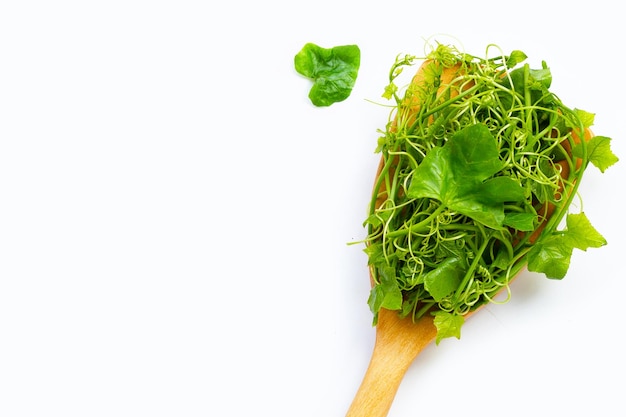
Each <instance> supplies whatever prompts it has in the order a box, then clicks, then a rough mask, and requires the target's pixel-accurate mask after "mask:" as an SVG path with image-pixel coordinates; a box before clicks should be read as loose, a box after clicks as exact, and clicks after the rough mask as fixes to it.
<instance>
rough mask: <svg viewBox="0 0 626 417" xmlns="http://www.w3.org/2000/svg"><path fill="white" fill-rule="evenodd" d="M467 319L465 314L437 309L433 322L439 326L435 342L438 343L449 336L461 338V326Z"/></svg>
mask: <svg viewBox="0 0 626 417" xmlns="http://www.w3.org/2000/svg"><path fill="white" fill-rule="evenodd" d="M464 322H465V319H464V318H463V316H459V315H457V314H452V313H448V312H447V311H437V312H436V313H435V319H434V321H433V323H434V324H435V327H436V328H437V337H436V339H435V343H436V344H437V345H438V344H439V342H441V340H442V339H445V338H447V337H456V338H457V339H460V338H461V327H463V323H464Z"/></svg>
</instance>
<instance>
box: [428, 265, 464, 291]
mask: <svg viewBox="0 0 626 417" xmlns="http://www.w3.org/2000/svg"><path fill="white" fill-rule="evenodd" d="M464 273H465V269H464V268H463V264H462V263H461V260H460V259H459V258H448V259H446V260H444V261H443V262H441V263H440V264H439V265H438V266H437V267H436V268H435V269H433V270H432V271H430V272H428V273H427V274H426V275H424V288H426V291H428V292H429V293H430V295H431V296H432V297H433V299H434V300H435V301H437V302H439V301H441V300H443V299H444V298H445V297H447V296H448V295H450V294H451V293H452V292H454V291H456V289H457V288H458V287H459V285H460V284H461V279H462V278H463V275H464Z"/></svg>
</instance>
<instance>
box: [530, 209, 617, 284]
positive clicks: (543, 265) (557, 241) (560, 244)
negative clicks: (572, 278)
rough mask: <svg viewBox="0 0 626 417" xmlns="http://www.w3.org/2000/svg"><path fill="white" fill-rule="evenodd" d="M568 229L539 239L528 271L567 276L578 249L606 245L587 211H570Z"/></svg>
mask: <svg viewBox="0 0 626 417" xmlns="http://www.w3.org/2000/svg"><path fill="white" fill-rule="evenodd" d="M566 224H567V228H566V229H565V230H563V231H561V232H559V234H556V235H553V236H549V237H547V238H546V239H544V240H542V241H539V242H537V243H536V244H535V246H533V247H532V248H531V250H530V251H529V252H528V270H529V271H533V272H543V273H544V274H545V275H546V276H547V277H548V278H555V279H562V278H563V277H565V274H566V273H567V270H568V268H569V264H570V261H571V258H572V252H573V250H574V248H576V249H580V250H587V249H588V248H598V247H600V246H604V245H606V240H605V239H604V237H602V235H601V234H600V233H598V231H597V230H596V229H595V228H594V227H593V226H592V225H591V223H590V222H589V219H587V216H586V215H585V214H584V213H579V214H568V215H567V219H566Z"/></svg>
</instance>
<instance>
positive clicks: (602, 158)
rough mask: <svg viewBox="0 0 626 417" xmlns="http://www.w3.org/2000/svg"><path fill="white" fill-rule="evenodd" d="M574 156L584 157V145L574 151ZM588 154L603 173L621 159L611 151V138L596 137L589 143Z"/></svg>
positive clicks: (590, 160) (576, 147)
mask: <svg viewBox="0 0 626 417" xmlns="http://www.w3.org/2000/svg"><path fill="white" fill-rule="evenodd" d="M572 153H573V155H574V156H577V157H579V158H580V157H582V156H583V155H582V145H581V144H578V145H576V146H575V147H574V149H572ZM587 154H588V158H589V162H591V163H592V164H593V165H594V166H595V167H596V168H598V169H599V170H600V171H601V172H604V171H606V169H607V168H609V167H610V166H612V165H613V164H615V163H616V162H618V161H619V158H618V157H617V156H616V155H615V154H614V153H613V151H612V150H611V138H608V137H606V136H594V137H592V138H591V139H589V141H588V142H587Z"/></svg>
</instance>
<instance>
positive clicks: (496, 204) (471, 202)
mask: <svg viewBox="0 0 626 417" xmlns="http://www.w3.org/2000/svg"><path fill="white" fill-rule="evenodd" d="M503 166H504V163H503V162H502V161H501V160H500V157H499V152H498V147H497V142H496V139H495V138H494V136H493V135H492V134H491V132H489V129H488V128H487V127H486V126H485V125H483V124H475V125H471V126H468V127H466V128H464V129H462V130H460V131H459V132H457V133H456V134H455V135H454V136H452V137H451V138H450V139H449V140H448V141H447V142H446V144H445V145H444V146H442V147H439V148H434V149H432V150H431V151H430V152H429V153H428V154H427V155H426V157H425V158H424V160H423V161H422V163H421V164H420V165H419V166H418V167H417V168H416V169H415V172H414V174H413V180H412V181H411V184H410V185H409V189H408V196H409V197H411V198H434V199H437V200H439V201H441V202H442V203H443V204H444V205H445V206H447V207H448V208H450V209H451V210H454V211H457V212H459V213H461V214H464V215H466V216H469V217H471V218H472V219H474V220H476V221H478V222H481V223H483V224H484V225H486V226H488V227H492V228H494V229H498V228H501V227H502V225H503V222H504V217H505V216H504V204H503V203H504V202H506V201H520V200H523V199H524V190H523V189H522V187H521V185H520V184H519V183H518V182H516V181H515V180H513V179H512V178H504V177H503V178H498V177H496V178H491V179H489V177H491V176H492V175H494V174H496V173H498V172H499V171H500V170H501V169H502V168H503Z"/></svg>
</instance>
